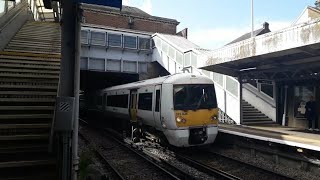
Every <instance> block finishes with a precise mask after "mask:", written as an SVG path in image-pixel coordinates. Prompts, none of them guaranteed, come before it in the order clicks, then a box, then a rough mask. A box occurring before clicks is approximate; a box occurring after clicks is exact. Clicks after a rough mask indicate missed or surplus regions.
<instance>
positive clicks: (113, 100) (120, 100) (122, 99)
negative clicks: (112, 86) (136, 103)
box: [107, 94, 128, 108]
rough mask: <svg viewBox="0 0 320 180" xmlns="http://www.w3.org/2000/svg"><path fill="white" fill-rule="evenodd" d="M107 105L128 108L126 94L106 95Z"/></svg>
mask: <svg viewBox="0 0 320 180" xmlns="http://www.w3.org/2000/svg"><path fill="white" fill-rule="evenodd" d="M107 106H112V107H121V108H128V95H127V94H124V95H113V96H108V97H107Z"/></svg>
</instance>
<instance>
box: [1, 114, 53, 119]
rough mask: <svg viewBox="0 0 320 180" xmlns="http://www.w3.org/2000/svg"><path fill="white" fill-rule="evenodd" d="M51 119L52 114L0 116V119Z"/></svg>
mask: <svg viewBox="0 0 320 180" xmlns="http://www.w3.org/2000/svg"><path fill="white" fill-rule="evenodd" d="M45 118H53V114H0V120H1V119H45Z"/></svg>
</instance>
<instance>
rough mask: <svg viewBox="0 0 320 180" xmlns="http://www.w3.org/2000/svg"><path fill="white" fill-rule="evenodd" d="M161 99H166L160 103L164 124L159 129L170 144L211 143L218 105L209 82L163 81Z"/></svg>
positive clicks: (216, 124) (182, 145) (216, 123)
mask: <svg viewBox="0 0 320 180" xmlns="http://www.w3.org/2000/svg"><path fill="white" fill-rule="evenodd" d="M163 99H165V100H167V102H164V103H163V104H162V106H161V108H162V117H163V118H162V123H163V124H165V126H167V127H166V128H165V129H164V131H163V132H164V134H165V136H166V137H167V139H168V141H169V143H170V144H173V145H175V146H178V147H188V146H196V145H205V144H211V143H213V142H214V140H215V138H216V136H217V133H218V108H217V101H216V95H215V90H214V85H213V84H186V85H183V84H181V85H172V84H171V85H170V84H164V85H163ZM170 100H171V101H170ZM169 112H171V113H169ZM169 119H172V121H168V120H169Z"/></svg>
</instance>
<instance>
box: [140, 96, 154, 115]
mask: <svg viewBox="0 0 320 180" xmlns="http://www.w3.org/2000/svg"><path fill="white" fill-rule="evenodd" d="M138 109H141V110H147V111H151V110H152V93H140V94H139V102H138Z"/></svg>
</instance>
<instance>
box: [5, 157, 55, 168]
mask: <svg viewBox="0 0 320 180" xmlns="http://www.w3.org/2000/svg"><path fill="white" fill-rule="evenodd" d="M54 163H55V160H53V159H51V160H47V159H45V160H32V161H12V162H0V168H8V167H26V166H42V165H50V164H51V165H53V164H54Z"/></svg>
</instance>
